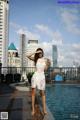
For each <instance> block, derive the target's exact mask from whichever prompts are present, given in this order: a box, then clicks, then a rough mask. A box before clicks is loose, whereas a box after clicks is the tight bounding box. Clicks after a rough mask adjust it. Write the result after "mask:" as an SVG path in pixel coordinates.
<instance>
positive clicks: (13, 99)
mask: <svg viewBox="0 0 80 120" xmlns="http://www.w3.org/2000/svg"><path fill="white" fill-rule="evenodd" d="M37 101H38V99H36V103H35V115H34V116H32V115H31V91H30V89H29V87H19V86H15V84H11V85H6V84H1V83H0V113H1V112H8V119H9V120H54V118H53V117H52V115H51V113H50V111H49V109H48V107H47V111H48V114H47V115H45V116H44V115H43V114H42V113H41V107H40V105H39V103H38V102H37Z"/></svg>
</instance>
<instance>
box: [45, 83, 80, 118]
mask: <svg viewBox="0 0 80 120" xmlns="http://www.w3.org/2000/svg"><path fill="white" fill-rule="evenodd" d="M46 102H47V106H48V108H49V109H50V111H51V113H52V114H53V116H54V118H55V120H80V85H62V84H55V85H49V86H47V88H46Z"/></svg>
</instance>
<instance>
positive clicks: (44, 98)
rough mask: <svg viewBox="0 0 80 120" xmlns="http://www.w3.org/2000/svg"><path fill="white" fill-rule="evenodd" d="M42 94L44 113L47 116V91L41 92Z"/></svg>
mask: <svg viewBox="0 0 80 120" xmlns="http://www.w3.org/2000/svg"><path fill="white" fill-rule="evenodd" d="M40 93H41V96H42V105H43V112H44V114H47V111H46V96H45V91H44V90H41V91H40Z"/></svg>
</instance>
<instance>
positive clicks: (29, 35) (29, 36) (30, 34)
mask: <svg viewBox="0 0 80 120" xmlns="http://www.w3.org/2000/svg"><path fill="white" fill-rule="evenodd" d="M10 25H11V26H12V27H13V28H14V29H15V32H16V33H17V34H23V33H24V34H25V35H26V38H27V39H37V40H39V39H40V35H39V34H37V33H34V32H31V31H29V30H28V29H27V28H26V27H24V26H21V25H18V24H16V23H14V22H11V23H10Z"/></svg>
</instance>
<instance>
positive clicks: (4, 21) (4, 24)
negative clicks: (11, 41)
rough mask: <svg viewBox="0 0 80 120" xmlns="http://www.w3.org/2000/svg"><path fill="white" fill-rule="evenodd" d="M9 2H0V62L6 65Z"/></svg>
mask: <svg viewBox="0 0 80 120" xmlns="http://www.w3.org/2000/svg"><path fill="white" fill-rule="evenodd" d="M8 18H9V0H0V61H1V63H2V66H3V67H7V65H8V29H9V27H8V26H9V22H8V21H9V19H8Z"/></svg>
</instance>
